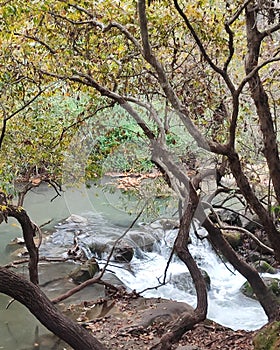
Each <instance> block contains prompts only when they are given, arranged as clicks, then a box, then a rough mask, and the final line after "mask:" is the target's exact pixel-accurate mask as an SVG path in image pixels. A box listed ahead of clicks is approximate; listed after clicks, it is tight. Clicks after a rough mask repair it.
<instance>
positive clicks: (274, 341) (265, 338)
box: [253, 321, 280, 350]
mask: <svg viewBox="0 0 280 350" xmlns="http://www.w3.org/2000/svg"><path fill="white" fill-rule="evenodd" d="M279 334H280V322H279V321H275V322H272V323H269V324H267V325H265V326H264V327H262V328H261V329H260V330H259V331H258V332H257V334H256V335H255V337H254V339H253V344H254V350H279V349H280V335H279Z"/></svg>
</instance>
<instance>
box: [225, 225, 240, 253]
mask: <svg viewBox="0 0 280 350" xmlns="http://www.w3.org/2000/svg"><path fill="white" fill-rule="evenodd" d="M223 235H224V237H225V239H226V240H227V241H228V243H229V244H230V245H231V247H232V248H233V249H236V248H238V247H239V246H240V245H241V244H242V236H241V233H240V232H238V231H234V230H223Z"/></svg>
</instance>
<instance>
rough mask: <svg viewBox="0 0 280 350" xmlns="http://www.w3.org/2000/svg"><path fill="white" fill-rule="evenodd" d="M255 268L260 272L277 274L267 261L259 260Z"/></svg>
mask: <svg viewBox="0 0 280 350" xmlns="http://www.w3.org/2000/svg"><path fill="white" fill-rule="evenodd" d="M254 266H255V268H256V270H257V271H258V272H261V273H265V272H266V273H271V274H276V273H277V270H276V269H275V268H274V267H272V266H271V265H270V264H269V263H268V262H267V261H265V260H257V261H255V263H254Z"/></svg>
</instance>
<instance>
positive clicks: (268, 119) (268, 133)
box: [245, 4, 280, 204]
mask: <svg viewBox="0 0 280 350" xmlns="http://www.w3.org/2000/svg"><path fill="white" fill-rule="evenodd" d="M256 11H257V10H256V7H255V5H254V4H252V5H248V6H247V8H246V29H247V48H248V52H247V56H246V60H245V70H246V73H247V74H249V73H251V72H252V71H253V69H254V68H255V67H256V66H257V65H258V60H259V56H260V47H261V43H262V40H263V38H264V37H265V35H264V34H262V33H260V32H259V31H258V28H257V12H256ZM248 83H249V87H250V91H251V96H252V98H253V100H254V103H255V106H256V109H257V114H258V118H259V122H260V129H261V132H262V135H263V143H264V147H263V154H264V156H265V158H266V162H267V165H268V168H269V174H270V177H271V180H272V183H273V187H274V190H275V194H276V198H277V201H278V203H279V204H280V181H279V174H280V159H279V152H278V145H277V135H276V131H275V129H274V124H273V119H272V115H271V112H270V106H269V101H268V96H267V93H266V91H265V90H264V87H263V84H262V81H261V79H260V76H259V74H258V72H256V73H255V74H254V76H253V77H252V78H251V79H250V80H249V82H248Z"/></svg>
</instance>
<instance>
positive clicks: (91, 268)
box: [69, 258, 99, 284]
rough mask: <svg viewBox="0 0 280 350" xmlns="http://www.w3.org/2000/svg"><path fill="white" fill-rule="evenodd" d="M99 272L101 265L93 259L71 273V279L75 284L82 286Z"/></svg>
mask: <svg viewBox="0 0 280 350" xmlns="http://www.w3.org/2000/svg"><path fill="white" fill-rule="evenodd" d="M98 271H99V265H98V263H97V261H96V260H95V259H94V258H92V259H90V260H87V261H86V262H85V263H84V264H82V265H80V266H78V267H77V268H76V269H75V270H73V271H72V272H70V274H69V277H71V278H72V280H73V282H74V283H76V284H80V283H83V282H85V281H87V280H89V279H90V278H92V277H93V276H94V275H95V274H96V273H97V272H98Z"/></svg>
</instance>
